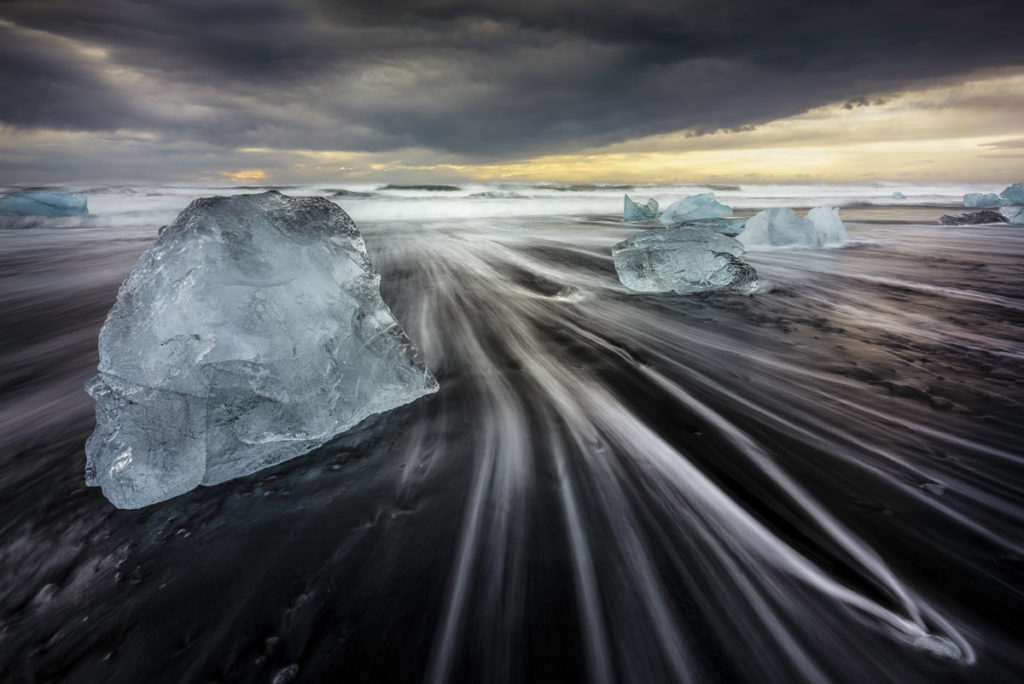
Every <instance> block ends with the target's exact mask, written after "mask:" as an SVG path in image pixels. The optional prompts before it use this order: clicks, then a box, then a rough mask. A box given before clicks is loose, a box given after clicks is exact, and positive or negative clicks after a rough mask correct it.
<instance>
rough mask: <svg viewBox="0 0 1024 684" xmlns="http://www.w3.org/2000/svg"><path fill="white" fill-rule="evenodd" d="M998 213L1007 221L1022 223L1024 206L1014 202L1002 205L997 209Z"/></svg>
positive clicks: (1023, 221)
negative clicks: (1006, 205) (1007, 205)
mask: <svg viewBox="0 0 1024 684" xmlns="http://www.w3.org/2000/svg"><path fill="white" fill-rule="evenodd" d="M999 213H1000V214H1001V215H1002V216H1003V218H1005V219H1006V220H1007V222H1009V223H1024V206H1021V205H1019V204H1015V205H1013V206H1009V207H1003V208H1002V209H1000V210H999Z"/></svg>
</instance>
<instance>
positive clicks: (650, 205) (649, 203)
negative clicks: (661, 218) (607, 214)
mask: <svg viewBox="0 0 1024 684" xmlns="http://www.w3.org/2000/svg"><path fill="white" fill-rule="evenodd" d="M623 204H624V207H623V211H622V220H623V222H624V223H635V222H637V221H650V220H651V219H653V218H656V217H657V216H658V200H656V199H654V198H652V197H637V198H636V199H635V200H634V199H633V198H632V197H630V196H629V195H628V194H627V195H625V198H624V199H623Z"/></svg>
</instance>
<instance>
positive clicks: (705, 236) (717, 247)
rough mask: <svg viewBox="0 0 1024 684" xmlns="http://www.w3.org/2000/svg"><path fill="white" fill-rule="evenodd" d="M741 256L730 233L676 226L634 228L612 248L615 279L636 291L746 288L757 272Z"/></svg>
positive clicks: (754, 281)
mask: <svg viewBox="0 0 1024 684" xmlns="http://www.w3.org/2000/svg"><path fill="white" fill-rule="evenodd" d="M742 255H743V245H741V244H740V243H739V242H738V241H737V240H735V239H733V238H731V237H727V236H725V235H722V234H721V233H717V232H715V231H711V230H695V229H693V228H680V227H672V228H667V229H664V230H648V231H644V232H642V233H637V234H636V235H634V236H632V237H631V238H629V239H628V240H624V241H622V242H620V243H618V244H617V245H615V246H614V247H612V257H613V258H614V260H615V271H616V272H617V273H618V274H619V280H620V281H622V284H623V285H625V286H626V287H628V288H629V289H631V290H634V291H636V292H676V293H679V294H691V293H694V292H709V291H713V290H728V291H730V292H751V291H753V290H754V288H755V287H756V286H757V272H756V271H754V269H753V267H751V266H749V265H747V264H746V263H744V262H743V261H742V260H741V259H740V258H739V257H740V256H742Z"/></svg>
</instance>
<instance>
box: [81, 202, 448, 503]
mask: <svg viewBox="0 0 1024 684" xmlns="http://www.w3.org/2000/svg"><path fill="white" fill-rule="evenodd" d="M99 352H100V364H99V375H97V376H96V377H95V378H93V379H92V380H91V381H90V382H89V383H88V385H87V390H88V392H89V394H90V395H91V396H92V397H93V398H94V399H95V400H96V430H95V432H93V434H92V436H91V437H90V438H89V441H88V442H87V443H86V447H85V452H86V483H87V484H89V485H94V486H99V487H102V489H103V494H104V495H105V496H106V497H107V498H108V499H109V500H110V501H111V502H112V503H113V504H114V505H115V506H117V507H118V508H139V507H142V506H147V505H149V504H152V503H155V502H158V501H163V500H165V499H169V498H171V497H173V496H177V495H178V494H182V493H183V492H186V491H188V490H190V489H192V488H194V487H196V486H197V485H200V484H205V485H209V484H216V483H218V482H223V481H225V480H230V479H232V478H236V477H241V476H243V475H247V474H249V473H252V472H255V471H257V470H260V469H263V468H268V467H270V466H273V465H276V464H278V463H281V462H282V461H285V460H288V459H290V458H294V457H295V456H299V455H300V454H304V453H307V452H309V451H311V450H312V449H315V448H316V447H318V446H320V445H322V444H323V443H324V442H326V441H327V440H329V439H331V438H332V437H333V436H334V435H336V434H338V433H340V432H343V431H345V430H348V429H349V428H351V427H353V426H354V425H356V424H357V423H359V422H360V421H362V420H363V419H364V418H366V417H367V416H369V415H371V414H374V413H381V412H383V411H388V410H391V409H393V408H395V407H398V406H401V405H403V404H407V403H409V402H411V401H413V400H415V399H417V398H418V397H421V396H423V395H425V394H429V393H431V392H434V391H436V390H437V388H438V386H437V381H436V380H435V379H434V377H433V376H432V375H431V374H430V372H429V371H428V370H427V368H426V366H425V365H424V362H423V359H422V357H421V355H420V352H419V350H418V349H417V348H416V347H415V346H414V345H413V343H412V342H411V341H410V340H409V338H408V337H407V336H406V334H405V332H403V330H402V327H401V326H400V325H399V323H398V321H397V320H395V317H394V315H393V314H392V313H391V310H390V309H389V308H388V306H387V304H385V303H384V301H383V300H382V299H381V296H380V275H379V274H378V273H377V272H376V271H375V270H374V269H373V266H372V265H371V263H370V260H369V258H368V257H367V254H366V247H365V245H364V243H363V238H362V236H361V235H360V233H359V230H358V229H357V228H356V225H355V223H353V221H352V219H351V218H349V216H348V215H347V214H346V213H345V212H344V211H342V209H341V208H340V207H338V205H336V204H334V203H332V202H330V201H328V200H326V199H323V198H320V197H304V198H292V197H286V196H284V195H281V194H280V193H278V192H267V193H263V194H259V195H236V196H234V197H206V198H203V199H199V200H196V201H195V202H193V203H192V204H190V205H189V206H188V207H186V208H185V210H184V211H182V212H181V214H179V215H178V218H177V219H176V220H175V221H174V222H173V223H171V224H170V225H169V226H167V227H166V228H165V229H164V230H162V231H161V232H160V235H159V237H157V239H156V241H155V242H154V243H153V244H152V245H151V246H150V247H149V248H148V249H147V250H146V251H145V252H143V253H142V255H141V256H140V257H139V259H138V261H137V262H136V263H135V266H134V267H132V270H131V273H129V274H128V277H127V278H126V279H125V281H124V283H123V284H122V285H121V289H120V291H119V292H118V296H117V303H116V304H115V305H114V308H113V309H112V310H111V311H110V314H109V315H108V316H107V320H106V322H105V323H104V324H103V328H102V330H100V336H99Z"/></svg>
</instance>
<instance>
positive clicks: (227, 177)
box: [217, 169, 270, 182]
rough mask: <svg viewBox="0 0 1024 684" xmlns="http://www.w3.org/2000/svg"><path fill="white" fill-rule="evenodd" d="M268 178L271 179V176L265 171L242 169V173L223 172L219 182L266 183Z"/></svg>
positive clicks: (219, 175)
mask: <svg viewBox="0 0 1024 684" xmlns="http://www.w3.org/2000/svg"><path fill="white" fill-rule="evenodd" d="M268 178H270V174H268V173H267V172H266V171H264V170H263V169H242V170H241V171H222V172H221V173H220V174H218V179H217V180H223V181H236V182H244V181H265V180H267V179H268Z"/></svg>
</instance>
